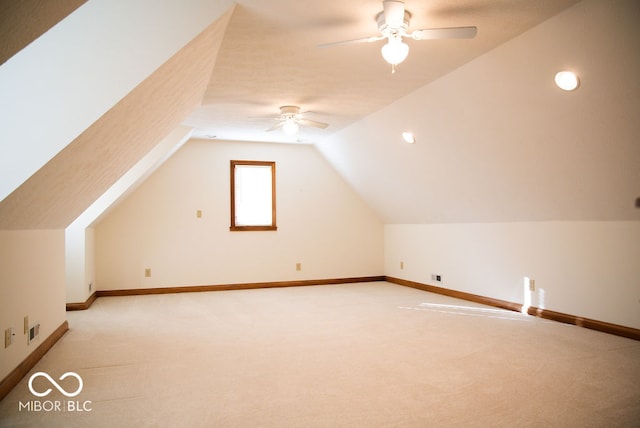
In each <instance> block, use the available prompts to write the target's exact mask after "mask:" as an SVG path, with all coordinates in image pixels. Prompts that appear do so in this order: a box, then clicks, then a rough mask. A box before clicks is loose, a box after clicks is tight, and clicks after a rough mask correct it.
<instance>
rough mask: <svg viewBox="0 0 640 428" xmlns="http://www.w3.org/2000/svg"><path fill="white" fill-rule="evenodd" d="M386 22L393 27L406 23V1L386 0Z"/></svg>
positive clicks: (384, 4)
mask: <svg viewBox="0 0 640 428" xmlns="http://www.w3.org/2000/svg"><path fill="white" fill-rule="evenodd" d="M382 7H383V8H384V22H385V24H387V25H388V26H389V27H391V28H400V27H402V24H403V23H404V3H403V2H401V1H398V0H384V1H383V2H382Z"/></svg>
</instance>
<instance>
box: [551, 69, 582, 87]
mask: <svg viewBox="0 0 640 428" xmlns="http://www.w3.org/2000/svg"><path fill="white" fill-rule="evenodd" d="M555 81H556V85H558V88H560V89H562V90H564V91H573V90H574V89H576V88H577V87H578V85H579V84H580V80H579V79H578V75H577V74H576V73H574V72H573V71H560V72H558V73H556V77H555Z"/></svg>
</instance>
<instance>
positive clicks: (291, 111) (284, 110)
mask: <svg viewBox="0 0 640 428" xmlns="http://www.w3.org/2000/svg"><path fill="white" fill-rule="evenodd" d="M308 113H311V112H308V111H306V112H302V113H300V107H298V106H282V107H280V115H279V116H278V117H276V118H275V120H277V121H278V123H276V124H275V125H273V126H272V127H271V128H269V129H267V132H270V131H275V130H276V129H282V131H283V132H284V133H285V134H287V135H295V134H297V133H298V130H299V129H300V126H312V127H314V128H321V129H324V128H326V127H327V126H329V124H328V123H323V122H317V121H315V120H311V119H305V118H304V117H303V116H304V115H305V114H308Z"/></svg>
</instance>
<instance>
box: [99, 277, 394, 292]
mask: <svg viewBox="0 0 640 428" xmlns="http://www.w3.org/2000/svg"><path fill="white" fill-rule="evenodd" d="M384 280H385V277H384V276H362V277H354V278H333V279H311V280H304V281H276V282H251V283H243V284H219V285H192V286H184V287H160V288H134V289H130V290H98V291H96V296H97V297H108V296H139V295H145V294H170V293H194V292H202V291H224V290H253V289H259V288H278V287H303V286H309V285H329V284H350V283H356V282H376V281H384Z"/></svg>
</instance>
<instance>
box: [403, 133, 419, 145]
mask: <svg viewBox="0 0 640 428" xmlns="http://www.w3.org/2000/svg"><path fill="white" fill-rule="evenodd" d="M402 138H403V139H404V141H406V142H407V143H409V144H413V143H415V142H416V137H414V136H413V134H412V133H411V132H403V133H402Z"/></svg>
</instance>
